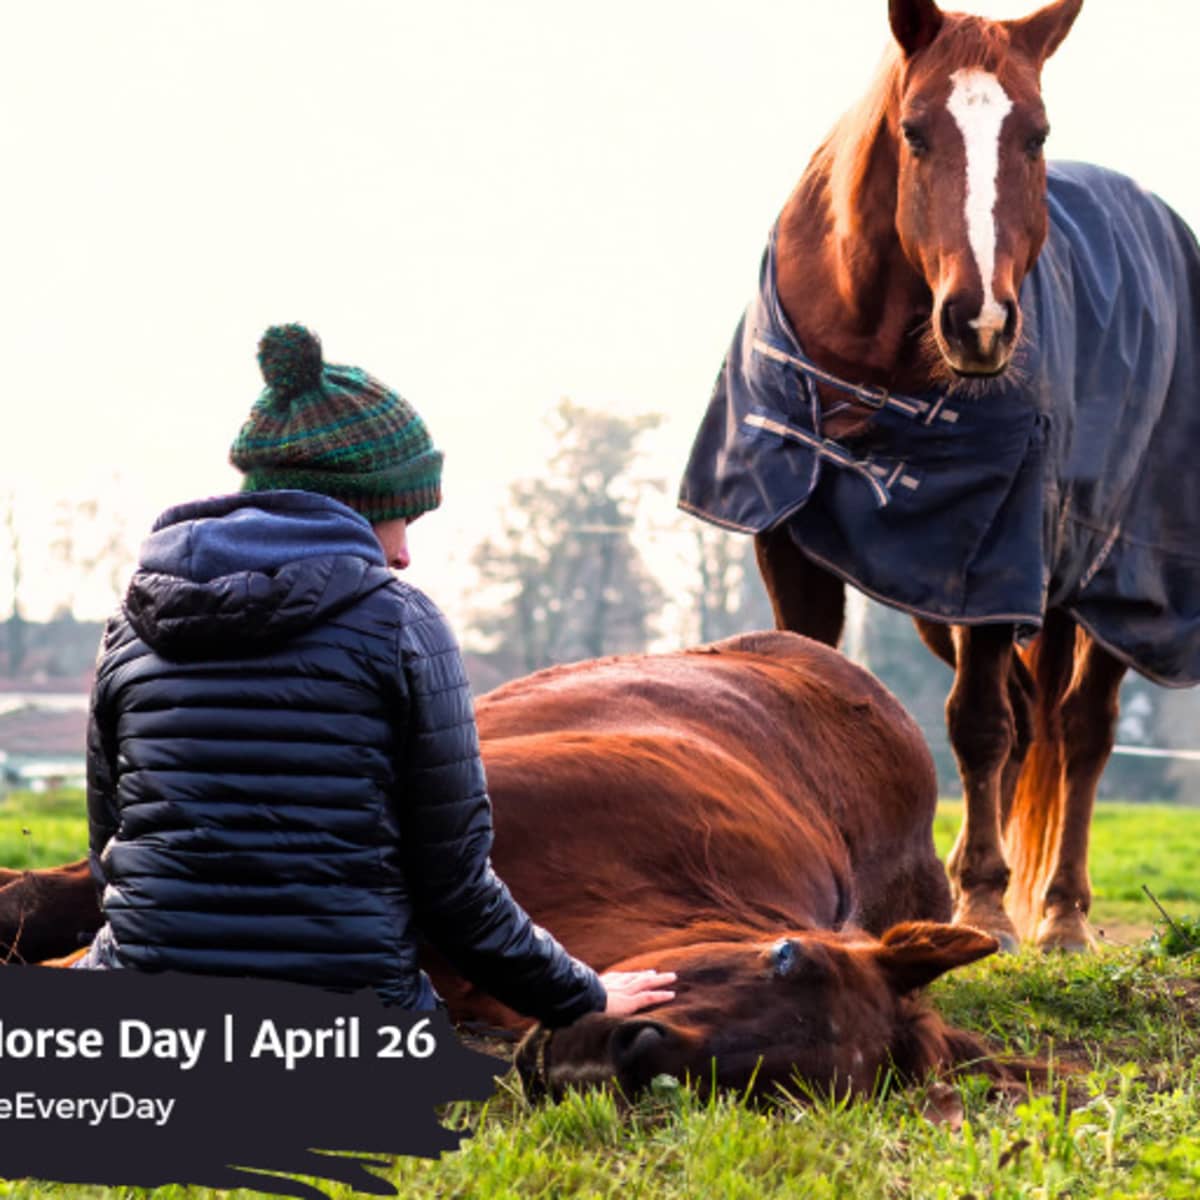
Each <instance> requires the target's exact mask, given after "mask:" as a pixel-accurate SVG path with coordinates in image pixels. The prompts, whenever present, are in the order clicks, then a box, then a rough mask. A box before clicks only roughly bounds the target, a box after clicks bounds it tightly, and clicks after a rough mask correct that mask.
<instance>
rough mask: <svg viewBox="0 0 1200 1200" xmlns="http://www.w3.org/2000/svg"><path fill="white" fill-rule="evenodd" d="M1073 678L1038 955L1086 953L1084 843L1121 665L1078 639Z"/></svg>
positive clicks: (1066, 701) (1110, 733) (1112, 723)
mask: <svg viewBox="0 0 1200 1200" xmlns="http://www.w3.org/2000/svg"><path fill="white" fill-rule="evenodd" d="M1080 643H1081V644H1080V648H1079V651H1078V652H1077V658H1076V665H1075V674H1074V677H1073V678H1072V680H1071V684H1070V687H1069V688H1068V689H1067V693H1066V695H1065V696H1064V697H1063V701H1062V708H1061V710H1060V711H1061V713H1062V736H1063V751H1062V763H1063V778H1062V784H1061V803H1062V821H1061V833H1060V835H1059V839H1058V846H1057V848H1056V851H1055V854H1054V857H1053V859H1052V867H1051V872H1050V878H1049V882H1048V883H1047V885H1046V892H1045V895H1044V897H1043V898H1042V914H1043V915H1042V920H1041V922H1040V923H1039V925H1038V929H1037V934H1036V935H1035V936H1036V938H1037V944H1038V945H1039V946H1040V947H1041V948H1042V949H1043V950H1088V949H1090V948H1091V945H1092V935H1091V931H1090V930H1089V929H1088V922H1087V915H1088V912H1089V910H1090V909H1091V906H1092V888H1091V883H1090V881H1089V879H1088V841H1089V834H1090V830H1091V825H1092V809H1093V807H1094V806H1095V802H1096V787H1097V785H1098V784H1099V782H1100V775H1101V773H1102V772H1103V770H1104V766H1105V764H1106V763H1107V762H1108V757H1109V755H1110V754H1111V753H1112V748H1113V742H1114V741H1115V740H1116V730H1117V713H1118V701H1117V693H1118V692H1119V691H1120V687H1121V680H1122V679H1123V678H1124V675H1125V670H1126V668H1125V664H1124V663H1122V662H1118V661H1117V659H1115V658H1113V656H1112V655H1111V654H1109V653H1108V651H1107V650H1104V649H1102V648H1101V647H1100V646H1098V645H1097V644H1096V643H1095V642H1094V641H1092V639H1091V638H1090V637H1087V636H1084V637H1082V638H1081V639H1080Z"/></svg>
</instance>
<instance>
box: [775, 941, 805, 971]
mask: <svg viewBox="0 0 1200 1200" xmlns="http://www.w3.org/2000/svg"><path fill="white" fill-rule="evenodd" d="M799 961H800V952H799V950H797V949H796V943H795V942H792V941H789V940H788V939H787V938H784V939H783V940H782V941H780V942H776V943H775V945H774V946H772V947H771V968H772V969H773V970H774V972H775V974H776V975H780V976H784V975H788V974H790V973H791V972H792V970H794V968H795V967H796V965H797V964H798V963H799Z"/></svg>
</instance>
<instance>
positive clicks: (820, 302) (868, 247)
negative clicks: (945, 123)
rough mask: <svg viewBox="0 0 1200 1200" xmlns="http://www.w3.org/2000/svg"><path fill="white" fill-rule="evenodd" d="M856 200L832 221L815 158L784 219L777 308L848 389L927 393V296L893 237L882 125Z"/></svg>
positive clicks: (888, 152) (890, 155) (892, 177)
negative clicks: (877, 387) (863, 387)
mask: <svg viewBox="0 0 1200 1200" xmlns="http://www.w3.org/2000/svg"><path fill="white" fill-rule="evenodd" d="M852 201H853V203H852V206H851V207H850V209H849V210H848V211H846V212H844V213H842V214H841V215H840V219H839V217H837V216H835V215H834V212H833V199H832V196H831V189H830V169H829V163H828V159H827V158H826V156H825V155H818V156H817V157H816V158H815V159H814V160H813V162H812V164H811V165H810V166H809V169H808V171H807V172H806V173H805V175H804V177H803V178H802V179H801V181H800V183H799V185H798V186H797V188H796V190H795V191H794V192H793V193H792V195H791V197H790V198H789V199H788V202H787V204H786V205H785V206H784V209H783V212H782V213H781V214H780V218H779V224H778V229H777V233H776V279H777V286H778V290H779V299H780V303H781V304H782V305H783V309H784V312H786V313H787V316H788V319H789V321H790V322H791V325H792V328H793V329H794V330H795V332H796V336H797V337H798V338H799V340H800V345H801V346H802V347H803V349H804V351H805V353H806V354H807V355H808V356H809V357H810V358H812V359H813V361H815V362H816V363H817V364H818V365H819V366H822V367H824V368H825V369H826V370H829V371H832V372H833V373H834V374H837V375H839V376H841V377H842V378H843V379H845V380H847V381H848V382H851V383H868V384H877V385H881V386H884V387H887V388H889V389H891V390H893V391H898V392H905V391H920V390H924V389H925V388H927V387H929V386H930V384H931V382H932V377H931V373H930V371H929V368H928V366H927V365H926V364H927V362H928V359H927V357H926V354H925V352H924V350H923V349H922V335H923V333H924V332H925V330H926V329H927V327H928V320H929V313H930V307H931V300H930V296H929V290H928V288H927V286H926V284H925V282H924V280H923V279H922V278H921V276H920V275H919V274H918V273H917V272H916V271H915V270H914V269H913V268H912V266H911V264H910V263H909V262H908V260H907V258H905V256H904V252H903V250H902V249H901V247H900V240H899V238H898V237H897V235H896V228H895V211H896V161H895V153H894V150H893V148H892V146H891V143H890V139H889V138H888V136H887V133H886V131H885V130H884V129H882V128H881V129H880V130H878V131H877V132H876V135H875V138H874V144H873V146H872V147H871V152H870V155H869V157H868V160H867V166H866V170H865V173H864V175H863V178H862V181H861V186H860V187H859V188H858V189H857V193H856V195H855V196H854V197H853V198H852ZM834 395H835V394H834ZM834 395H831V399H832V398H834ZM836 399H838V400H842V399H844V396H840V395H836Z"/></svg>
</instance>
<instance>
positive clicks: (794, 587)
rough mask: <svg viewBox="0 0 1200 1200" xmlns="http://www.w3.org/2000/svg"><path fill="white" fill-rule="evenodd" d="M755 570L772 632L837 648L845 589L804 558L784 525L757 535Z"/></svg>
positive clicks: (844, 609) (844, 615)
mask: <svg viewBox="0 0 1200 1200" xmlns="http://www.w3.org/2000/svg"><path fill="white" fill-rule="evenodd" d="M754 552H755V555H756V556H757V558H758V569H759V572H760V573H761V574H762V578H763V583H764V584H765V585H766V589H767V595H768V596H769V597H770V599H771V608H772V609H773V610H774V612H775V628H776V629H790V630H791V631H792V632H793V633H802V634H804V635H805V636H806V637H810V638H813V639H814V640H816V641H818V642H824V643H825V644H826V645H827V646H836V645H837V644H838V641H839V640H840V639H841V636H842V625H843V624H844V623H845V619H846V587H845V584H843V583H842V581H841V580H840V579H839V578H838V577H837V576H836V575H833V574H831V573H830V572H829V571H826V570H825V568H824V567H819V566H817V564H816V563H814V562H813V561H812V560H811V559H809V558H806V557H805V555H804V553H803V551H801V549H800V547H799V546H797V545H796V543H795V542H794V541H792V537H791V534H789V533H788V529H787V525H786V523H785V524H783V525H777V526H776V527H775V528H774V529H769V530H767V532H766V533H760V534H756V535H755V538H754Z"/></svg>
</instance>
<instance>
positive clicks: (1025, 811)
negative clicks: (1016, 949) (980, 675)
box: [1003, 612, 1075, 938]
mask: <svg viewBox="0 0 1200 1200" xmlns="http://www.w3.org/2000/svg"><path fill="white" fill-rule="evenodd" d="M1021 658H1022V659H1023V661H1024V663H1025V666H1026V668H1028V671H1029V673H1030V675H1031V676H1032V679H1033V684H1034V695H1033V705H1032V718H1033V728H1032V735H1033V738H1032V742H1031V743H1030V746H1029V751H1028V753H1027V754H1026V756H1025V761H1024V764H1023V765H1022V767H1021V770H1020V774H1019V776H1018V777H1017V783H1016V788H1015V791H1014V793H1013V797H1012V802H1011V804H1010V805H1009V806H1008V809H1007V811H1006V812H1005V813H1004V814H1003V823H1004V827H1003V836H1004V852H1005V858H1006V859H1007V861H1008V865H1009V867H1010V868H1011V871H1012V875H1011V877H1010V879H1009V885H1008V897H1007V905H1006V907H1007V908H1008V912H1009V915H1010V916H1011V917H1012V920H1013V923H1014V924H1015V925H1016V927H1017V932H1018V934H1020V935H1021V936H1022V937H1026V938H1029V937H1033V935H1034V934H1035V932H1036V930H1037V924H1038V921H1039V920H1040V919H1041V915H1042V913H1041V907H1042V905H1041V900H1042V895H1043V893H1044V891H1045V889H1046V885H1047V884H1048V882H1049V874H1050V871H1051V870H1052V868H1053V856H1054V854H1055V853H1056V851H1057V847H1058V843H1059V839H1060V836H1061V832H1062V821H1063V787H1062V779H1063V763H1064V742H1063V727H1062V715H1061V712H1062V700H1063V697H1064V696H1065V695H1066V692H1067V688H1068V687H1069V686H1070V684H1071V675H1072V671H1073V668H1074V661H1075V622H1074V621H1072V620H1071V618H1070V617H1068V616H1066V615H1065V614H1063V613H1060V612H1048V613H1047V614H1046V621H1045V624H1044V625H1043V626H1042V631H1041V633H1040V634H1039V635H1038V636H1037V637H1036V638H1035V639H1034V640H1033V641H1032V642H1031V643H1030V644H1029V645H1028V646H1027V647H1026V648H1025V649H1024V650H1023V651H1022V652H1021Z"/></svg>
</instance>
